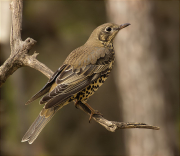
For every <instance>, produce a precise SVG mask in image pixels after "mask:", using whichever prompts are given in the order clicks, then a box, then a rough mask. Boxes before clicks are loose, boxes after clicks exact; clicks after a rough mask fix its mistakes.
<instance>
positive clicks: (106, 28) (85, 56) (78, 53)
mask: <svg viewBox="0 0 180 156" xmlns="http://www.w3.org/2000/svg"><path fill="white" fill-rule="evenodd" d="M129 25H130V24H129V23H125V24H121V25H118V24H114V23H105V24H102V25H100V26H98V27H97V28H96V29H95V30H94V31H93V32H92V33H91V35H90V37H89V39H88V40H87V41H86V42H85V44H84V45H82V46H80V47H79V48H77V49H75V50H73V51H72V52H71V53H70V54H69V55H68V56H67V58H66V60H65V61H64V63H63V64H62V66H60V67H59V68H58V69H57V71H56V72H55V73H54V74H53V75H52V77H51V78H50V79H49V80H48V82H47V83H46V84H45V86H44V87H43V88H42V89H41V90H40V91H39V92H38V93H36V94H35V95H34V96H32V97H31V98H30V99H29V100H28V101H27V102H26V105H27V104H30V103H31V102H33V101H34V100H36V99H38V98H39V97H41V96H43V97H42V98H41V100H40V102H39V103H40V104H43V105H44V107H43V109H42V110H41V112H40V113H39V115H38V117H37V118H36V119H35V121H34V122H33V123H32V125H31V126H30V128H29V129H28V131H27V132H26V133H25V135H24V137H23V138H22V142H26V141H28V143H29V144H32V143H33V142H34V140H35V139H36V138H37V137H38V135H39V133H40V132H41V131H42V129H43V128H44V127H45V126H46V124H47V123H48V122H49V121H50V120H51V119H52V117H53V116H54V115H55V113H56V112H57V111H58V110H60V109H61V108H62V107H63V106H65V105H67V104H68V103H70V102H71V101H73V102H74V103H75V106H76V104H77V103H78V102H81V103H83V104H84V105H86V106H87V107H88V108H89V110H90V111H91V114H90V118H89V121H90V120H91V118H92V116H93V115H94V114H100V113H99V112H98V111H96V110H94V109H93V108H92V107H91V106H90V105H89V104H88V103H87V100H88V98H89V97H90V96H92V95H93V94H94V92H95V91H97V89H98V88H99V87H100V86H101V85H102V84H103V83H104V81H105V80H106V79H107V78H108V76H109V74H110V72H111V70H112V67H113V64H114V61H115V51H114V47H113V41H114V38H115V36H116V35H117V33H118V32H119V31H120V30H121V29H123V28H125V27H127V26H129Z"/></svg>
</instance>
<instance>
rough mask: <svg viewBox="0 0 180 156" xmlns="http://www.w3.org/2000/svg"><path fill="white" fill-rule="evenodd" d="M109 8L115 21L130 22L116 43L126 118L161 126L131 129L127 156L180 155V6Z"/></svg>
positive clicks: (134, 4)
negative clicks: (179, 129) (179, 130)
mask: <svg viewBox="0 0 180 156" xmlns="http://www.w3.org/2000/svg"><path fill="white" fill-rule="evenodd" d="M106 6H107V14H108V16H109V19H110V20H111V22H113V23H117V24H123V23H126V22H128V23H131V26H129V27H128V28H125V29H123V30H122V31H121V32H120V33H119V35H118V36H117V38H116V40H115V49H116V63H117V70H118V72H117V75H116V77H117V79H116V81H117V83H118V86H119V90H120V94H121V97H122V103H121V105H122V109H123V111H122V112H123V119H124V121H137V122H145V123H148V124H151V125H158V126H160V127H161V129H160V130H159V131H152V130H140V129H137V130H134V129H132V130H126V131H125V133H126V134H125V140H126V145H127V146H126V147H127V151H128V152H129V153H127V154H128V155H164V156H166V155H167V156H170V155H174V154H177V149H178V147H177V139H176V134H177V132H176V130H177V129H176V127H175V125H176V124H177V123H178V122H177V121H176V120H177V118H178V117H177V115H176V114H177V108H178V96H179V94H178V89H179V88H178V85H177V84H178V68H179V67H178V42H179V38H178V20H179V19H178V16H177V15H178V2H170V1H166V2H155V1H136V2H133V1H128V2H126V1H111V0H109V1H108V2H107V5H106Z"/></svg>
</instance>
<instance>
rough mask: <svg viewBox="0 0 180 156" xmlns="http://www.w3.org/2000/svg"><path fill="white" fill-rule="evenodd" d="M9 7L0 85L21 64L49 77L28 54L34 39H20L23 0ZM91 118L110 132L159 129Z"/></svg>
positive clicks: (46, 71)
mask: <svg viewBox="0 0 180 156" xmlns="http://www.w3.org/2000/svg"><path fill="white" fill-rule="evenodd" d="M10 8H11V11H12V28H11V35H10V45H11V55H10V57H9V58H8V59H7V60H6V61H5V62H4V64H3V65H2V66H1V67H0V86H1V85H2V84H3V83H4V82H5V81H6V79H7V78H8V77H9V76H10V75H11V74H13V73H14V72H15V71H16V70H17V69H18V68H20V67H22V66H29V67H31V68H34V69H36V70H38V71H40V72H41V73H43V74H44V75H45V76H47V77H48V78H50V77H51V76H52V75H53V72H52V71H51V70H50V69H49V68H48V67H47V66H46V65H44V64H43V63H41V62H39V61H38V60H37V59H36V56H37V55H38V53H34V54H33V55H29V54H28V52H29V50H30V49H31V47H32V46H33V45H34V44H35V43H36V41H35V40H33V39H32V38H27V39H26V40H25V41H22V40H21V27H22V9H23V1H22V0H12V2H11V4H10ZM76 106H77V107H78V108H79V109H81V110H83V111H85V112H86V113H88V114H91V110H90V109H89V108H88V107H87V106H86V105H84V104H83V103H81V102H78V104H77V105H76ZM93 119H94V120H95V121H96V122H98V123H99V124H101V125H102V126H104V127H105V128H106V129H107V130H109V131H111V132H115V130H116V129H125V128H146V129H154V130H158V129H159V127H156V126H150V125H147V124H144V123H130V122H127V123H126V122H116V121H109V120H107V119H105V118H103V117H102V116H101V115H93Z"/></svg>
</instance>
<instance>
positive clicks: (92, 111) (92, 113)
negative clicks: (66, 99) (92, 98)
mask: <svg viewBox="0 0 180 156" xmlns="http://www.w3.org/2000/svg"><path fill="white" fill-rule="evenodd" d="M83 104H84V105H85V106H86V107H88V108H89V110H90V111H91V114H90V117H89V123H90V121H91V119H92V116H93V115H94V114H96V115H101V116H103V115H102V114H101V113H100V112H98V111H97V110H94V109H93V108H92V107H91V106H90V105H89V104H88V103H83Z"/></svg>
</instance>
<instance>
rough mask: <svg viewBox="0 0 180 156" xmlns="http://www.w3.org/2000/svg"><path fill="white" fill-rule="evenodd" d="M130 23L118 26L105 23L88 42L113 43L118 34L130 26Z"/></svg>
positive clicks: (93, 33)
mask: <svg viewBox="0 0 180 156" xmlns="http://www.w3.org/2000/svg"><path fill="white" fill-rule="evenodd" d="M129 25H130V24H129V23H125V24H121V25H117V24H113V23H105V24H102V25H100V26H99V27H97V28H96V29H95V30H94V31H93V32H92V34H91V36H90V37H89V39H88V41H87V42H94V43H95V42H96V43H112V42H113V40H114V38H115V36H116V34H117V33H118V32H119V31H120V30H121V29H123V28H125V27H127V26H129Z"/></svg>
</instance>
